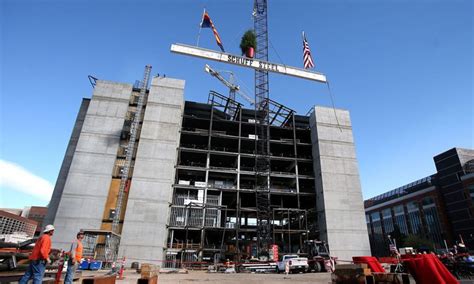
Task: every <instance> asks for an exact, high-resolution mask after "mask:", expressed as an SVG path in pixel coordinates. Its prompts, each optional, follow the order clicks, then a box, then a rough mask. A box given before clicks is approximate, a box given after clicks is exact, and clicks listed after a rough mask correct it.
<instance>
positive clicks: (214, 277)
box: [83, 270, 331, 284]
mask: <svg viewBox="0 0 474 284" xmlns="http://www.w3.org/2000/svg"><path fill="white" fill-rule="evenodd" d="M105 273H106V272H95V273H94V275H101V274H105ZM83 275H91V273H90V272H85V273H83ZM138 278H140V274H139V273H136V272H135V270H126V271H125V273H124V279H123V280H117V282H116V283H117V284H135V283H137V279H138ZM158 283H159V284H168V283H170V284H171V283H173V284H185V283H193V284H201V283H202V284H210V283H225V284H239V283H245V284H270V283H272V284H274V283H276V284H282V283H286V284H288V283H298V284H309V283H312V284H314V283H318V284H319V283H321V284H328V283H331V274H330V273H300V274H290V275H285V274H260V273H257V274H255V273H232V274H224V273H207V272H205V271H188V274H177V273H172V274H160V275H158Z"/></svg>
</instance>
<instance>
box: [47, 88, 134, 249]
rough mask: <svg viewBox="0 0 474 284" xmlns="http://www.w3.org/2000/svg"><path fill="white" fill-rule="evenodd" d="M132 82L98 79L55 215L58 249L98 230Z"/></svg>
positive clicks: (55, 241)
mask: <svg viewBox="0 0 474 284" xmlns="http://www.w3.org/2000/svg"><path fill="white" fill-rule="evenodd" d="M131 93H132V85H129V84H120V83H114V82H107V81H101V80H99V81H97V85H96V87H95V89H94V93H93V96H92V100H91V102H90V104H89V107H88V109H87V113H86V116H85V119H84V123H83V125H82V129H81V132H80V136H79V139H78V141H77V146H76V149H75V152H74V154H73V157H72V161H71V166H70V168H69V172H68V174H67V178H66V181H65V184H64V189H63V192H62V196H61V197H60V201H59V206H58V210H57V213H56V216H55V218H54V226H55V227H56V231H55V234H54V236H53V246H54V247H55V248H68V247H69V244H70V242H71V241H72V240H73V239H74V238H75V236H76V233H77V231H79V230H80V229H99V228H100V225H101V222H102V215H103V212H104V205H105V201H106V198H107V194H108V190H109V187H110V182H111V179H112V169H113V166H114V163H115V159H116V156H117V150H118V146H119V141H120V133H121V131H122V128H123V123H124V120H125V114H126V112H127V109H128V104H129V100H130V95H131Z"/></svg>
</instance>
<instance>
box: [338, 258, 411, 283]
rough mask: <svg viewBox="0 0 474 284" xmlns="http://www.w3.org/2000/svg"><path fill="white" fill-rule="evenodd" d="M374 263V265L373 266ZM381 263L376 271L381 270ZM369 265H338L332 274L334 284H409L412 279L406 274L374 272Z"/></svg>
mask: <svg viewBox="0 0 474 284" xmlns="http://www.w3.org/2000/svg"><path fill="white" fill-rule="evenodd" d="M373 264H374V263H372V265H373ZM378 266H380V263H378V265H375V266H374V267H376V270H380V267H381V266H380V267H378ZM369 267H370V265H368V264H367V263H355V264H336V270H335V271H334V272H333V273H332V275H331V279H332V283H333V284H349V283H350V284H355V283H358V284H368V283H370V284H372V283H387V284H388V283H391V284H402V283H403V284H408V283H410V278H409V276H408V274H406V273H385V272H381V271H380V272H374V271H373V270H372V269H371V268H369Z"/></svg>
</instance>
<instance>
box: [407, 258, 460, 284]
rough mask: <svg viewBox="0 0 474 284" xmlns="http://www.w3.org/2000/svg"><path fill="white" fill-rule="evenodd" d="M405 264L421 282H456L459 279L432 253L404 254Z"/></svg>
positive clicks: (449, 283)
mask: <svg viewBox="0 0 474 284" xmlns="http://www.w3.org/2000/svg"><path fill="white" fill-rule="evenodd" d="M402 262H403V264H404V265H405V266H406V267H408V270H409V272H410V274H411V275H412V276H413V278H415V281H416V283H419V284H433V283H439V284H456V283H459V281H458V280H457V279H456V278H455V277H454V276H453V275H452V274H451V272H449V270H448V269H447V268H446V266H444V264H443V263H442V262H441V261H440V260H439V259H438V258H437V257H436V256H435V255H432V254H415V255H402Z"/></svg>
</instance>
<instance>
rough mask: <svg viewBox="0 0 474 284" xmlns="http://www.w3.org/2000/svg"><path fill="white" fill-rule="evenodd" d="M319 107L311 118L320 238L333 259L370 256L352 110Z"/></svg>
mask: <svg viewBox="0 0 474 284" xmlns="http://www.w3.org/2000/svg"><path fill="white" fill-rule="evenodd" d="M336 115H337V119H338V121H339V125H338V124H337V121H336V116H335V114H334V109H332V108H326V107H320V106H316V107H315V109H314V112H313V113H312V114H311V117H310V127H311V143H312V144H313V147H312V148H313V149H312V151H313V164H314V173H315V183H316V198H317V205H316V206H317V211H318V224H319V229H320V238H321V239H322V240H324V241H327V243H328V245H329V250H330V252H331V254H332V255H333V256H337V257H339V259H341V260H352V256H360V255H370V244H369V236H368V233H367V225H366V223H365V211H364V204H363V198H362V191H361V186H360V179H359V169H358V164H357V158H356V154H355V146H354V139H353V136H352V125H351V121H350V116H349V111H346V110H340V109H336Z"/></svg>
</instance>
